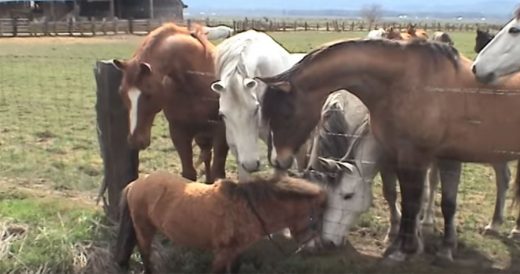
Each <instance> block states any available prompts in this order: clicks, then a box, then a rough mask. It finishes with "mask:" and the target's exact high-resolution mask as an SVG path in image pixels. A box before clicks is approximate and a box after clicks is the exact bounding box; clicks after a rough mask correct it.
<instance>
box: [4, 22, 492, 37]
mask: <svg viewBox="0 0 520 274" xmlns="http://www.w3.org/2000/svg"><path fill="white" fill-rule="evenodd" d="M165 22H167V21H165V20H163V19H124V20H123V19H113V20H68V21H40V22H36V21H30V20H28V19H23V18H7V19H1V18H0V37H18V36H21V37H27V36H29V37H31V36H32V37H38V36H99V35H120V34H135V35H145V34H147V33H149V32H150V31H152V30H153V29H155V28H157V27H159V26H160V25H162V24H163V23H165ZM193 22H195V21H193ZM197 22H198V23H201V24H204V25H208V26H215V25H228V26H230V27H232V28H233V29H234V30H235V32H242V31H246V30H249V29H257V30H263V31H269V32H284V31H336V32H354V31H368V30H371V29H376V28H380V27H381V28H384V29H386V28H389V27H394V28H397V29H400V30H401V31H405V30H406V27H407V26H408V23H402V22H381V23H378V24H373V25H369V24H367V23H366V22H364V21H363V20H330V21H303V20H293V21H289V20H269V19H267V20H265V19H264V20H251V19H247V18H246V19H244V20H232V21H219V20H210V19H206V20H202V21H200V20H199V21H197ZM175 23H177V24H180V25H184V26H189V25H190V24H191V23H192V20H190V19H188V20H185V21H176V22H175ZM501 27H502V26H501V25H494V24H480V23H441V22H429V23H428V22H424V23H421V22H418V23H417V28H422V29H424V30H426V31H445V32H453V31H475V30H476V29H487V30H494V31H498V30H499V29H500V28H501Z"/></svg>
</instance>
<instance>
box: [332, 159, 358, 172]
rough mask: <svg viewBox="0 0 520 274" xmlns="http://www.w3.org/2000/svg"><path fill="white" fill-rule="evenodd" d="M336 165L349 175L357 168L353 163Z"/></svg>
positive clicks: (338, 163) (339, 162)
mask: <svg viewBox="0 0 520 274" xmlns="http://www.w3.org/2000/svg"><path fill="white" fill-rule="evenodd" d="M336 164H337V165H338V166H339V168H340V169H341V170H343V171H346V172H348V173H352V172H353V171H354V169H355V166H354V165H353V164H351V163H347V162H341V161H338V162H336Z"/></svg>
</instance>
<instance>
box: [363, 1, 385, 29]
mask: <svg viewBox="0 0 520 274" xmlns="http://www.w3.org/2000/svg"><path fill="white" fill-rule="evenodd" d="M361 16H362V17H363V18H364V19H365V20H366V21H367V23H368V30H371V29H372V26H373V25H374V23H375V22H376V21H377V20H378V19H379V18H381V17H382V16H383V7H382V6H381V5H378V4H372V5H368V6H365V7H363V8H362V9H361Z"/></svg>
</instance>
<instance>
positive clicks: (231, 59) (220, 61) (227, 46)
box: [215, 36, 253, 76]
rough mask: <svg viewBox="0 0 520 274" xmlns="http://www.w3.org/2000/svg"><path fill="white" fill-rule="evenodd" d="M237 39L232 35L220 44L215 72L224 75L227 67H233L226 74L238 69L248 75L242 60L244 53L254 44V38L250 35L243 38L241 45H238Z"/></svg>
mask: <svg viewBox="0 0 520 274" xmlns="http://www.w3.org/2000/svg"><path fill="white" fill-rule="evenodd" d="M235 37H237V36H235ZM235 41H236V40H235V39H234V37H232V38H230V39H227V40H225V41H224V42H222V43H221V44H220V45H219V49H218V52H219V53H218V57H217V61H216V62H215V63H216V64H215V65H216V67H215V72H216V73H217V75H222V73H223V72H224V69H225V68H226V67H231V68H233V69H232V70H229V71H227V72H226V74H231V73H233V72H235V71H238V72H240V73H241V74H243V75H244V76H247V69H246V68H245V66H244V65H243V63H244V62H242V53H243V52H245V51H246V50H247V48H248V47H249V46H250V45H252V44H253V39H251V38H249V37H248V38H245V39H242V41H241V44H240V45H239V46H237V45H236V43H235Z"/></svg>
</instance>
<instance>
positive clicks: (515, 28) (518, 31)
mask: <svg viewBox="0 0 520 274" xmlns="http://www.w3.org/2000/svg"><path fill="white" fill-rule="evenodd" d="M509 33H511V34H518V33H520V28H517V27H511V28H510V29H509Z"/></svg>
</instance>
